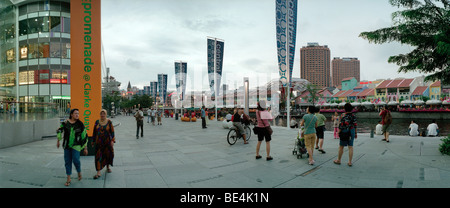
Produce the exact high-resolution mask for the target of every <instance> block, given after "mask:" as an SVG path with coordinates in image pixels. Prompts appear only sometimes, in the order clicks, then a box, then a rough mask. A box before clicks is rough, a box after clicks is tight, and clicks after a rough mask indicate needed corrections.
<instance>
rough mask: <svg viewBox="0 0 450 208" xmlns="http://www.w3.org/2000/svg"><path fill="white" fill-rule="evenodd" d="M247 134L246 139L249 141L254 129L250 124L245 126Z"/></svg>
mask: <svg viewBox="0 0 450 208" xmlns="http://www.w3.org/2000/svg"><path fill="white" fill-rule="evenodd" d="M245 134H247V138H246V140H247V142H248V140H250V137H252V130H251V129H250V127H249V126H245Z"/></svg>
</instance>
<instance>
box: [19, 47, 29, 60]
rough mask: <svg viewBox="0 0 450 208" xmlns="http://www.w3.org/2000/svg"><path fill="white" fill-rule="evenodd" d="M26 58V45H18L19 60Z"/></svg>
mask: <svg viewBox="0 0 450 208" xmlns="http://www.w3.org/2000/svg"><path fill="white" fill-rule="evenodd" d="M27 58H28V46H27V45H23V46H20V60H25V59H27Z"/></svg>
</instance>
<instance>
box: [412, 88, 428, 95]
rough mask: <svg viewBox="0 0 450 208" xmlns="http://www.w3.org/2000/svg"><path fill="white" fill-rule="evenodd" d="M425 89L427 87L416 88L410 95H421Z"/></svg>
mask: <svg viewBox="0 0 450 208" xmlns="http://www.w3.org/2000/svg"><path fill="white" fill-rule="evenodd" d="M427 89H428V86H418V87H416V89H415V90H414V92H413V93H412V94H411V95H423V92H425V90H427Z"/></svg>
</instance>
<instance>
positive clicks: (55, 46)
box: [50, 41, 61, 58]
mask: <svg viewBox="0 0 450 208" xmlns="http://www.w3.org/2000/svg"><path fill="white" fill-rule="evenodd" d="M50 57H51V58H61V43H60V42H54V41H52V42H51V44H50Z"/></svg>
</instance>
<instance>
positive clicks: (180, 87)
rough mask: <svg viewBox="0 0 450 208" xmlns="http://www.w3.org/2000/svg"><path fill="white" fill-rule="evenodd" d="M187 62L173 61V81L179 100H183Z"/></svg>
mask: <svg viewBox="0 0 450 208" xmlns="http://www.w3.org/2000/svg"><path fill="white" fill-rule="evenodd" d="M186 79H187V63H186V62H175V82H176V86H177V95H178V98H179V100H184V94H185V93H186Z"/></svg>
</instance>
